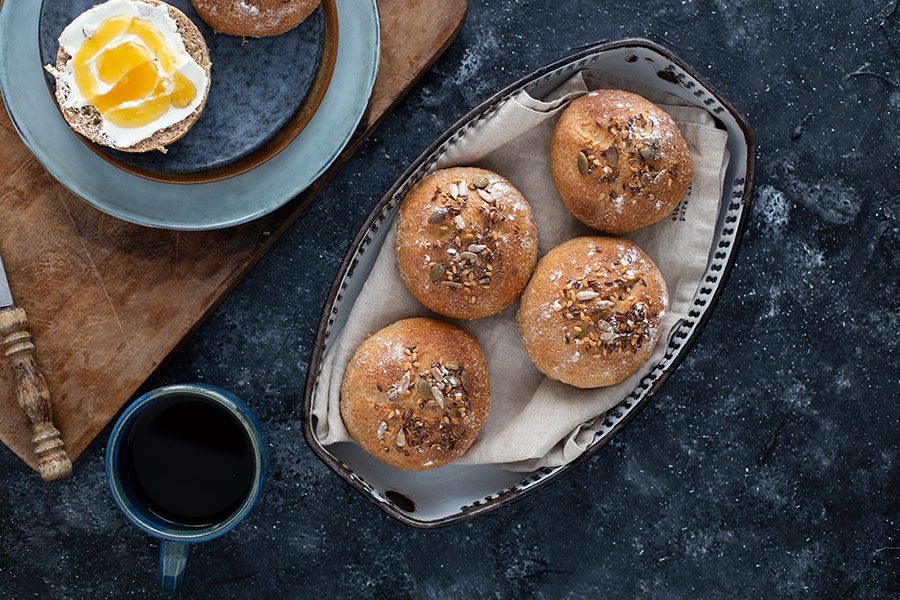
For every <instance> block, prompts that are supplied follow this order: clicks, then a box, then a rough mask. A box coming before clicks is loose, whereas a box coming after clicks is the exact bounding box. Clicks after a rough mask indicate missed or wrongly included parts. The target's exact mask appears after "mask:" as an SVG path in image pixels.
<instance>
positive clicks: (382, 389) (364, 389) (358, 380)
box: [341, 318, 491, 471]
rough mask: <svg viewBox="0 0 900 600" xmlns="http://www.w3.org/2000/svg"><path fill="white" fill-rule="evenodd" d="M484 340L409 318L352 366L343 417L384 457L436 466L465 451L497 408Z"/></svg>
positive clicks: (382, 334) (403, 464) (364, 347)
mask: <svg viewBox="0 0 900 600" xmlns="http://www.w3.org/2000/svg"><path fill="white" fill-rule="evenodd" d="M490 396H491V386H490V383H489V382H488V371H487V363H486V362H485V360H484V354H482V352H481V346H480V345H479V344H478V341H477V340H476V339H475V338H474V337H472V336H471V335H469V334H468V333H466V332H465V331H463V330H462V329H459V328H457V327H454V326H453V325H450V324H448V323H443V322H441V321H435V320H434V319H422V318H417V319H404V320H402V321H397V322H396V323H394V324H393V325H390V326H388V327H385V328H384V329H382V330H381V331H379V332H378V333H376V334H374V335H372V336H371V337H369V338H368V339H367V340H366V341H365V342H363V343H362V344H361V345H360V347H359V348H358V349H357V351H356V354H355V355H354V356H353V358H352V359H351V360H350V364H349V365H347V370H346V372H345V373H344V380H343V382H342V384H341V417H342V419H343V421H344V425H345V426H346V427H347V431H349V432H350V436H351V437H352V438H353V439H354V440H356V442H357V443H358V444H359V445H360V446H362V447H363V449H364V450H366V452H368V453H369V454H371V455H372V456H374V457H375V458H377V459H378V460H380V461H381V462H383V463H386V464H388V465H391V466H393V467H397V468H398V469H403V470H406V471H423V470H426V469H434V468H437V467H440V466H443V465H446V464H447V463H449V462H452V461H454V460H456V459H457V458H459V457H460V456H462V455H463V454H464V453H465V451H466V450H467V449H468V448H469V446H471V445H472V442H474V441H475V438H476V437H478V432H479V431H481V426H482V425H483V424H484V421H485V419H486V418H487V414H488V409H489V408H490Z"/></svg>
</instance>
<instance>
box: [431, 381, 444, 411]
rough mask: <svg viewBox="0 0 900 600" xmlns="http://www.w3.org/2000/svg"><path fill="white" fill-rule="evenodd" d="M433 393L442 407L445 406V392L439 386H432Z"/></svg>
mask: <svg viewBox="0 0 900 600" xmlns="http://www.w3.org/2000/svg"><path fill="white" fill-rule="evenodd" d="M431 395H432V396H434V400H435V402H437V403H438V404H440V405H441V408H444V392H442V391H441V390H439V389H438V387H437V386H434V387H432V388H431Z"/></svg>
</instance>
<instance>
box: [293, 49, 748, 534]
mask: <svg viewBox="0 0 900 600" xmlns="http://www.w3.org/2000/svg"><path fill="white" fill-rule="evenodd" d="M629 49H632V50H634V51H635V53H636V54H637V53H641V54H643V55H644V59H645V60H647V61H650V62H651V63H653V64H654V65H655V67H659V70H658V71H657V73H656V74H657V76H658V77H659V79H660V81H659V82H658V85H659V87H660V89H661V90H663V91H668V92H673V91H676V90H677V91H678V92H680V94H679V95H681V96H682V97H684V98H686V99H688V98H690V99H691V101H692V102H693V103H694V104H695V105H697V106H699V107H701V108H704V109H705V110H707V111H708V112H709V113H710V114H711V115H713V116H714V117H715V118H716V119H717V120H719V121H720V122H721V120H722V119H726V118H727V119H728V120H729V121H730V123H731V124H732V129H729V138H733V139H731V140H730V143H729V146H731V143H732V142H733V143H736V144H739V146H740V148H739V149H740V150H742V152H740V154H742V155H743V156H742V157H741V156H737V155H736V153H735V152H732V163H731V165H729V169H728V174H727V175H726V181H725V185H724V187H723V192H722V205H721V209H720V215H719V220H718V223H717V226H716V232H715V235H714V238H713V243H712V249H711V252H710V258H709V262H708V264H707V269H706V272H705V273H704V275H703V277H702V279H701V284H700V286H699V289H698V290H697V293H696V294H695V297H694V302H693V306H692V308H691V310H690V311H689V313H688V318H687V319H684V320H683V321H682V322H681V323H680V324H679V325H678V326H677V327H676V329H675V330H674V331H673V332H672V334H671V335H670V337H669V340H668V346H667V351H666V353H665V355H664V357H663V359H662V361H661V362H660V363H659V364H657V365H655V366H653V367H652V368H651V370H650V371H649V372H648V373H647V374H646V375H645V376H644V377H643V378H642V379H641V380H640V383H639V384H638V386H637V387H636V388H635V389H634V390H633V391H632V392H631V393H630V394H628V395H627V396H626V397H625V398H624V399H623V400H622V402H620V403H619V404H618V405H616V406H615V407H613V408H612V409H610V411H609V412H608V413H607V415H606V418H605V420H604V423H603V428H601V429H600V430H599V431H598V432H597V433H596V434H595V436H594V439H593V441H592V443H591V444H590V446H589V448H588V450H587V451H586V452H584V453H583V454H582V455H581V456H580V457H579V458H577V459H576V460H575V461H573V462H571V463H569V464H567V465H564V466H561V467H553V468H542V469H539V470H537V471H535V472H533V473H530V474H523V477H522V480H521V481H520V482H518V483H516V484H514V485H512V486H510V487H508V488H504V489H501V490H498V491H497V492H496V493H494V494H492V495H490V496H487V497H484V498H480V499H478V500H474V501H472V502H471V503H469V504H467V505H465V506H461V507H460V508H459V510H458V511H456V512H454V513H453V514H449V515H447V516H444V517H442V518H439V519H434V520H422V519H417V518H415V517H414V516H413V515H411V514H410V513H408V512H405V511H404V510H403V509H402V508H401V507H399V506H398V505H397V504H396V503H394V502H393V501H392V500H391V499H390V498H388V497H386V495H385V494H383V493H381V492H380V491H378V490H376V489H375V488H374V487H373V486H372V485H371V484H369V483H368V482H367V481H365V479H364V478H362V477H361V476H360V475H359V474H357V473H355V472H354V471H353V470H352V468H350V467H349V466H348V465H346V464H344V463H343V462H342V461H341V460H339V459H337V458H336V457H335V456H334V455H332V454H331V453H330V452H329V451H328V449H327V448H325V447H324V446H322V445H321V444H320V443H319V441H318V439H317V438H316V435H315V431H314V429H313V427H314V424H313V418H314V417H313V415H312V400H313V396H314V395H315V393H316V391H317V387H318V378H319V375H320V374H321V369H322V361H323V357H324V355H325V351H326V344H327V343H328V341H329V337H330V333H331V328H332V326H333V325H334V323H335V320H336V315H338V314H339V313H340V312H341V311H342V310H344V306H343V304H344V300H345V295H344V292H345V290H347V288H348V282H349V281H350V280H351V279H352V278H353V277H354V271H355V268H356V266H357V265H358V264H359V261H360V257H361V256H362V254H363V253H364V252H365V251H366V248H367V246H368V245H369V244H370V243H371V241H372V237H373V234H374V233H375V232H376V231H377V230H378V229H379V227H381V226H382V225H389V224H390V223H391V222H392V221H391V219H390V218H389V217H390V216H391V215H392V213H393V212H395V211H396V209H397V207H398V205H399V203H400V201H401V200H402V198H403V196H404V194H405V193H406V191H407V190H409V189H410V188H411V187H412V186H413V185H414V184H415V183H416V182H417V181H418V180H419V179H421V178H422V177H424V176H425V175H426V174H428V173H429V172H430V171H431V170H432V169H433V167H434V164H435V162H436V161H437V159H438V158H439V157H440V156H441V155H442V154H443V152H444V151H445V150H446V149H447V148H448V147H450V146H452V145H453V144H454V143H455V142H456V141H457V140H458V139H460V138H461V137H462V136H464V135H465V134H466V133H467V132H468V131H469V130H470V129H471V128H472V127H473V125H474V124H476V123H477V122H479V121H481V120H482V119H485V118H489V117H490V115H491V114H492V113H493V112H494V110H496V108H497V107H498V106H499V105H501V104H503V103H504V102H506V101H508V100H509V99H510V98H511V97H512V96H513V95H514V94H516V93H518V92H520V91H522V90H532V89H535V88H538V87H539V86H541V85H543V84H546V83H547V82H548V81H555V82H556V83H560V82H561V81H562V80H564V79H565V78H568V77H569V76H571V74H573V73H574V72H576V71H578V70H581V69H584V68H590V67H591V64H592V63H593V62H594V61H595V60H596V59H598V58H599V57H601V56H602V55H604V54H606V53H610V52H612V51H623V50H629ZM623 57H624V59H625V61H626V62H629V63H630V62H634V61H636V60H638V57H637V56H633V55H629V54H627V53H625V54H623ZM655 67H654V68H655ZM554 85H555V84H554ZM726 129H727V128H726ZM733 136H738V138H739V139H737V138H734V137H733ZM755 154H756V138H755V135H754V133H753V130H752V128H751V126H750V123H749V122H748V121H747V119H746V118H745V117H744V116H743V115H742V114H741V113H740V111H738V110H737V109H736V108H735V107H734V106H733V105H732V104H731V103H730V102H729V101H728V100H727V99H725V98H724V96H722V94H721V93H720V92H719V91H718V90H716V89H715V88H714V87H713V86H712V85H711V84H710V83H709V82H707V81H706V80H705V79H704V78H703V77H702V76H700V75H699V74H698V73H697V72H696V71H695V70H694V69H693V68H691V67H690V66H689V65H688V64H687V63H685V62H684V61H683V60H682V59H680V58H679V57H677V56H676V55H675V54H674V53H672V52H671V51H670V50H669V49H668V48H666V47H664V46H662V45H661V44H658V43H656V42H654V41H651V40H647V39H641V38H632V39H625V40H620V41H616V42H610V43H604V44H599V45H597V46H593V47H591V48H588V49H586V50H583V51H580V52H578V53H576V54H574V55H572V56H569V57H567V58H564V59H562V60H560V61H558V62H556V63H554V64H551V65H549V66H547V67H545V68H543V69H540V70H539V71H537V72H536V73H533V74H531V75H528V76H526V77H524V78H522V79H520V80H519V81H517V82H515V83H513V84H512V85H510V86H508V87H507V88H505V89H503V90H501V91H500V92H498V93H497V94H495V95H494V96H492V97H491V98H489V99H488V100H486V101H485V102H483V103H482V104H481V105H479V106H477V107H476V108H475V109H473V110H472V111H470V112H469V113H468V114H467V115H465V116H464V117H462V118H461V119H460V120H459V121H457V122H456V123H455V124H454V125H453V126H451V127H450V128H449V129H448V130H447V131H446V132H445V133H444V134H442V135H441V136H440V137H439V138H438V139H437V140H436V141H435V142H434V143H433V144H432V145H431V146H430V147H429V148H428V149H427V150H426V151H425V152H424V153H423V154H422V155H421V156H420V157H419V158H418V159H417V160H416V161H415V162H414V163H413V164H412V165H411V166H410V167H409V168H408V169H407V170H406V171H405V172H404V173H403V174H402V175H401V176H400V178H399V179H398V180H397V182H396V183H395V184H394V185H393V186H392V187H391V189H390V190H388V192H387V193H386V194H385V195H384V197H383V198H382V199H381V200H380V201H379V202H378V204H377V205H376V206H375V208H374V209H373V210H372V212H371V213H370V214H369V216H368V218H367V219H366V221H365V223H364V224H363V226H362V228H361V229H360V231H359V232H358V234H357V235H356V237H355V239H354V240H353V243H352V244H351V245H350V248H349V250H348V252H347V254H346V256H345V257H344V260H343V261H342V263H341V266H340V269H339V270H338V273H337V276H336V277H335V280H334V283H333V284H332V287H331V290H330V293H329V295H328V299H327V301H326V304H325V308H324V310H323V313H322V318H321V320H320V323H319V329H318V332H317V335H316V339H315V343H314V345H313V351H312V357H311V360H310V364H309V371H308V374H307V382H306V389H305V395H304V406H303V433H304V436H305V437H306V440H307V443H308V444H309V445H310V447H311V448H312V450H313V452H315V454H316V455H317V456H318V457H319V458H320V459H321V460H322V461H323V462H324V463H325V464H326V465H328V466H329V467H330V468H331V469H332V470H334V471H335V472H336V473H338V474H339V475H340V476H341V477H343V478H344V479H345V480H346V481H347V482H349V483H350V484H351V485H352V486H353V487H354V488H356V489H357V490H358V491H359V492H361V493H362V494H363V495H364V496H365V497H366V498H367V499H369V500H370V501H371V502H373V503H374V504H375V505H376V506H377V507H378V508H380V509H381V510H383V511H384V512H386V513H387V514H388V515H390V516H391V517H393V518H395V519H397V520H399V521H401V522H403V523H406V524H407V525H411V526H413V527H418V528H423V529H429V528H434V527H441V526H444V525H448V524H451V523H456V522H459V521H462V520H465V519H469V518H471V517H474V516H476V515H479V514H482V513H485V512H488V511H490V510H494V509H497V508H499V507H500V506H503V505H505V504H508V503H510V502H512V501H514V500H517V499H519V498H523V497H524V496H526V495H528V494H530V493H533V492H535V491H537V490H538V489H540V488H541V487H542V486H544V485H546V484H547V483H549V482H550V481H553V480H554V479H556V478H558V477H560V476H561V475H563V474H564V473H567V472H569V471H570V470H571V469H572V468H573V467H575V466H577V465H578V464H580V463H581V462H582V461H584V460H586V459H587V458H589V457H590V456H592V455H594V454H595V453H596V452H597V451H598V450H599V449H600V448H601V447H603V446H604V445H605V444H606V443H608V442H609V440H610V439H612V436H613V435H615V434H616V433H617V432H618V431H620V430H621V429H622V428H623V427H625V425H627V424H628V423H629V422H630V421H631V420H632V419H633V418H634V417H635V416H636V415H637V413H638V411H639V410H640V409H641V408H643V407H644V406H645V405H646V404H647V401H648V400H649V399H650V398H651V397H652V396H653V394H654V393H655V392H656V391H657V390H658V389H659V388H660V386H661V385H662V384H663V383H664V382H665V380H666V379H667V378H668V377H669V376H670V375H671V374H672V372H673V371H674V370H675V369H676V368H677V367H678V366H679V365H680V364H681V362H682V361H683V360H684V357H685V356H686V355H687V353H688V351H689V350H690V349H691V347H692V346H693V345H694V343H695V342H696V340H697V338H698V337H699V334H700V332H701V331H702V330H703V328H704V327H705V325H706V323H707V321H708V320H709V318H710V316H711V315H712V312H713V308H714V307H715V305H716V303H717V301H718V299H719V296H720V295H721V293H722V291H723V289H724V286H725V283H726V282H727V280H728V276H729V274H730V273H731V269H732V268H733V266H734V262H735V260H736V258H737V249H738V247H739V245H740V241H741V238H742V237H743V233H744V230H745V229H746V226H747V222H748V220H749V214H750V201H751V195H752V188H753V180H754V174H755V167H756V156H755ZM348 304H349V305H352V299H350V300H349V301H348Z"/></svg>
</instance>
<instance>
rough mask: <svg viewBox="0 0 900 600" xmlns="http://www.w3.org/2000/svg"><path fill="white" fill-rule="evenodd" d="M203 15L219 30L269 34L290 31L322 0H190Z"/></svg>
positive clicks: (251, 34) (236, 33) (253, 34)
mask: <svg viewBox="0 0 900 600" xmlns="http://www.w3.org/2000/svg"><path fill="white" fill-rule="evenodd" d="M191 2H192V3H193V4H194V8H196V9H197V13H198V14H199V15H200V18H201V19H203V20H204V21H206V23H207V24H208V25H209V26H210V27H212V28H213V29H215V30H216V31H218V32H220V33H227V34H228V35H240V36H245V37H268V36H271V35H280V34H282V33H284V32H286V31H289V30H291V29H293V28H294V27H296V26H297V25H299V24H300V23H302V22H303V21H305V20H306V18H307V17H309V15H311V14H312V13H313V11H315V10H316V8H318V6H319V3H320V0H191Z"/></svg>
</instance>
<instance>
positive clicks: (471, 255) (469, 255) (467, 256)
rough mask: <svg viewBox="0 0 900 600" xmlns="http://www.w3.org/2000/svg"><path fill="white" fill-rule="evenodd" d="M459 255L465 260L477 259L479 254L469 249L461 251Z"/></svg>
mask: <svg viewBox="0 0 900 600" xmlns="http://www.w3.org/2000/svg"><path fill="white" fill-rule="evenodd" d="M459 257H460V258H461V259H463V260H477V259H478V255H477V254H475V253H474V252H469V251H468V250H467V251H465V252H460V253H459Z"/></svg>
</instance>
